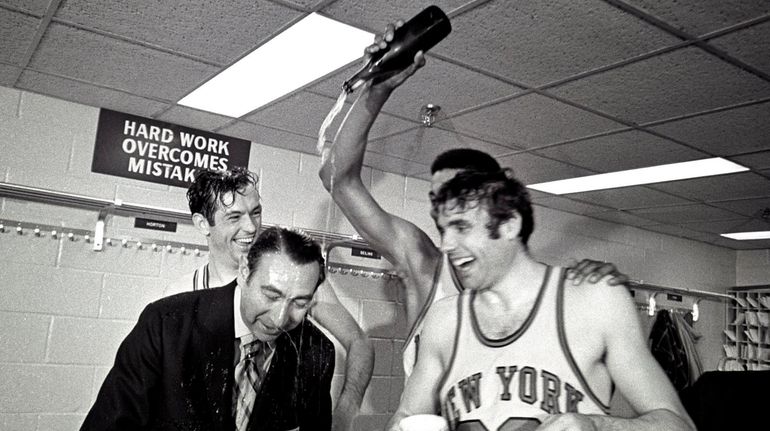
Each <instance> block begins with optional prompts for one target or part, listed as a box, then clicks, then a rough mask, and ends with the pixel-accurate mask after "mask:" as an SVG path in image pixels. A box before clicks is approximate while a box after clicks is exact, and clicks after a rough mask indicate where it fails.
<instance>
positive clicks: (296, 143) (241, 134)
mask: <svg viewBox="0 0 770 431" xmlns="http://www.w3.org/2000/svg"><path fill="white" fill-rule="evenodd" d="M217 133H221V134H223V135H227V136H232V137H234V138H241V139H247V140H249V141H252V142H255V143H257V144H261V145H267V146H268V147H276V148H283V149H286V150H293V151H299V152H301V153H306V154H316V150H315V146H316V140H315V139H313V138H309V137H307V136H303V135H297V134H296V133H291V132H286V131H283V130H278V129H273V128H270V127H265V126H261V125H259V124H254V123H249V122H246V121H236V122H235V123H233V124H230V125H228V126H226V127H223V128H222V129H220V130H219V131H218V132H217Z"/></svg>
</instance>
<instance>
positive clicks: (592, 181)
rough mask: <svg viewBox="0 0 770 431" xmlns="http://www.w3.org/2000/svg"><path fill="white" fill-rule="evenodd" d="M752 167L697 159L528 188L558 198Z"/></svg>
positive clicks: (724, 161)
mask: <svg viewBox="0 0 770 431" xmlns="http://www.w3.org/2000/svg"><path fill="white" fill-rule="evenodd" d="M748 170H749V168H747V167H744V166H741V165H739V164H737V163H733V162H731V161H729V160H725V159H723V158H721V157H714V158H711V159H702V160H693V161H690V162H682V163H671V164H668V165H660V166H651V167H647V168H639V169H629V170H626V171H618V172H610V173H606V174H598V175H589V176H586V177H578V178H570V179H566V180H559V181H550V182H547V183H539V184H532V185H529V186H527V187H529V188H531V189H535V190H539V191H541V192H546V193H551V194H555V195H563V194H567V193H579V192H588V191H592V190H603V189H614V188H618V187H628V186H636V185H640V184H652V183H662V182H665V181H675V180H683V179H687V178H698V177H707V176H711V175H721V174H729V173H733V172H742V171H748Z"/></svg>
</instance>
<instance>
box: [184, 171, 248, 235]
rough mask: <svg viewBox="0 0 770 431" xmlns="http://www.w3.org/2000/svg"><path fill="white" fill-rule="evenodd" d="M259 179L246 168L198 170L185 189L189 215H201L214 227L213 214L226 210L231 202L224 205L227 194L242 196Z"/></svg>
mask: <svg viewBox="0 0 770 431" xmlns="http://www.w3.org/2000/svg"><path fill="white" fill-rule="evenodd" d="M258 181H259V178H258V177H257V175H256V174H255V173H253V172H250V171H249V170H247V169H246V168H242V167H239V166H235V167H232V168H230V169H229V170H224V169H223V170H213V169H199V170H198V171H197V172H196V173H195V180H193V183H192V185H190V188H188V189H187V203H188V205H189V206H190V213H191V214H196V213H198V214H203V216H204V217H206V220H208V222H209V224H210V225H212V226H214V213H215V212H216V211H217V207H222V208H226V207H229V206H230V205H232V202H231V203H229V204H227V203H225V200H224V199H225V196H227V195H228V194H229V193H232V194H235V193H240V194H243V193H242V191H243V190H244V189H245V188H246V187H248V186H249V185H251V186H254V187H256V186H257V182H258Z"/></svg>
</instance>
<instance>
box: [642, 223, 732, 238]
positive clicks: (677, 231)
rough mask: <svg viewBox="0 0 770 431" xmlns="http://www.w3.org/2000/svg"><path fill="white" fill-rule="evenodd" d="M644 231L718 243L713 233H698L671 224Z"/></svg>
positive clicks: (648, 227)
mask: <svg viewBox="0 0 770 431" xmlns="http://www.w3.org/2000/svg"><path fill="white" fill-rule="evenodd" d="M642 229H646V230H651V231H653V232H659V233H664V234H666V235H671V236H676V237H680V238H687V239H692V240H696V241H716V239H717V236H716V235H715V234H713V233H704V232H696V231H693V230H690V229H687V228H686V227H682V226H675V225H670V224H658V225H652V226H643V227H642Z"/></svg>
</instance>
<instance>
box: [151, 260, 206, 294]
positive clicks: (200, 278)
mask: <svg viewBox="0 0 770 431" xmlns="http://www.w3.org/2000/svg"><path fill="white" fill-rule="evenodd" d="M209 287H216V286H209V265H208V263H206V264H203V265H201V266H200V267H198V268H197V269H196V270H195V271H194V272H193V273H187V274H184V275H182V276H181V277H179V278H177V279H175V280H174V281H172V282H171V283H169V285H168V286H166V289H165V290H164V292H163V296H171V295H176V294H177V293H182V292H189V291H192V290H203V289H208V288H209Z"/></svg>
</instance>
